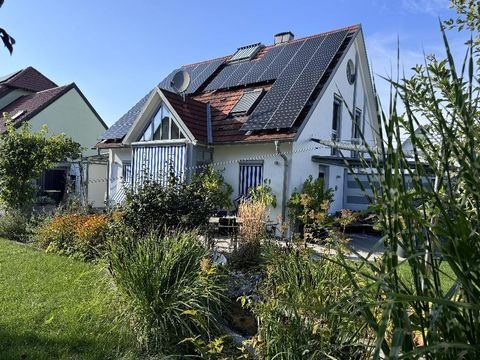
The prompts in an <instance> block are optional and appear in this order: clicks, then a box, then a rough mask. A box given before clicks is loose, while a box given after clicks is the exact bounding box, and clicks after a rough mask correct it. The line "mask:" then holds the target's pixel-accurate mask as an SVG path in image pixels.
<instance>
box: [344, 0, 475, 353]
mask: <svg viewBox="0 0 480 360" xmlns="http://www.w3.org/2000/svg"><path fill="white" fill-rule="evenodd" d="M460 3H465V2H460ZM470 10H473V9H469V10H468V11H470ZM468 16H475V18H474V19H470V20H468V21H474V22H476V23H478V21H479V19H480V15H479V14H478V12H472V13H470V14H469V15H468ZM472 29H473V28H472ZM476 29H477V30H478V28H476ZM442 35H443V39H444V45H445V53H446V58H445V59H438V58H436V57H432V56H430V57H427V58H426V59H425V65H419V66H417V67H416V68H415V69H414V71H415V73H414V75H413V76H412V77H411V78H410V79H405V80H402V81H391V84H392V87H393V91H395V93H392V96H391V98H392V103H391V105H390V109H389V114H385V113H384V112H382V113H381V117H380V119H379V120H380V124H379V129H385V132H381V133H380V134H379V135H380V136H381V141H380V149H369V155H370V157H371V159H372V164H373V166H374V167H375V169H376V172H377V175H375V177H374V176H373V175H372V176H371V178H370V184H371V187H372V190H373V192H374V198H375V204H376V211H377V216H378V220H379V221H378V224H379V226H380V228H381V230H382V232H383V234H384V245H385V254H384V256H383V257H382V259H381V260H380V261H379V262H376V263H375V262H369V261H365V262H364V266H365V267H367V268H369V269H370V270H371V273H372V274H375V282H376V283H377V284H378V288H377V291H378V292H377V298H378V299H379V301H378V303H376V304H374V305H373V306H372V307H371V308H367V307H366V308H364V309H363V311H362V314H363V316H364V320H365V321H366V322H367V323H369V324H370V326H371V328H372V329H373V330H374V331H375V332H376V336H377V341H376V344H377V345H376V351H375V354H374V356H375V357H377V358H378V357H379V356H380V351H383V353H384V354H385V356H386V357H388V358H399V357H402V358H420V357H422V358H425V359H457V358H464V359H467V358H468V359H475V358H479V357H480V346H479V341H478V339H480V267H479V266H478V259H479V258H480V247H479V244H480V235H479V231H478V230H479V229H480V218H479V214H480V182H479V181H478V179H479V178H480V166H479V165H480V158H479V156H478V154H479V145H478V144H479V141H480V136H479V125H478V124H479V114H480V109H479V102H478V99H479V95H480V89H479V87H478V75H479V73H478V67H475V65H474V64H475V62H478V59H479V53H478V51H477V50H478V48H476V45H475V43H474V44H473V45H472V44H471V45H469V47H468V49H467V50H468V52H467V56H466V58H465V62H464V63H463V64H461V67H460V68H458V67H457V65H458V64H455V62H454V60H453V57H452V54H451V49H450V45H449V43H448V41H447V38H446V34H445V32H444V30H443V29H442ZM474 36H475V38H477V37H478V32H476V33H475V34H474ZM397 101H402V102H403V104H404V106H405V110H406V113H405V115H403V116H400V115H399V114H398V113H397ZM420 120H422V123H423V121H425V120H426V121H427V124H426V125H425V124H421V123H420ZM421 125H423V126H421ZM416 129H419V130H420V132H421V134H420V135H419V134H418V132H417V130H416ZM426 129H427V130H428V131H426ZM405 134H406V135H407V136H409V137H410V140H411V143H412V147H413V152H412V154H405V153H404V152H403V151H402V149H401V143H402V141H401V137H403V136H405ZM377 150H379V151H377ZM412 165H413V166H412ZM407 175H408V178H409V179H408V181H407ZM377 180H379V182H380V186H379V187H377V188H375V186H374V183H375V181H377ZM425 182H427V183H428V186H425ZM414 205H415V206H414ZM400 247H401V248H402V249H404V251H405V256H406V258H407V260H405V262H403V263H402V261H401V259H399V257H398V256H397V250H398V248H400ZM402 264H403V265H404V266H407V267H408V272H409V273H410V274H409V275H410V276H409V278H410V279H412V281H413V286H412V284H411V282H405V281H404V279H405V270H403V271H402V272H403V274H402V272H401V271H400V269H401V266H402ZM445 268H448V269H449V270H451V272H453V274H454V275H453V279H451V281H449V282H448V283H449V284H452V282H453V284H452V285H451V286H450V287H448V288H446V284H447V282H445V281H443V282H442V278H444V277H445V270H444V269H445ZM352 285H353V286H354V287H357V288H359V284H358V283H357V282H355V281H354V282H352ZM375 307H378V309H379V310H380V316H375V310H374V309H375Z"/></svg>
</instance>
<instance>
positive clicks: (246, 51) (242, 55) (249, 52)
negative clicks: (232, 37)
mask: <svg viewBox="0 0 480 360" xmlns="http://www.w3.org/2000/svg"><path fill="white" fill-rule="evenodd" d="M262 47H263V45H262V44H261V43H257V44H252V45H247V46H242V47H241V48H238V49H237V51H236V52H235V54H233V55H232V57H231V58H230V59H229V60H228V61H229V62H234V61H240V60H250V59H251V58H253V57H254V56H255V55H256V54H257V52H258V51H259V50H260V49H261V48H262Z"/></svg>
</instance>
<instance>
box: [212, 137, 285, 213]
mask: <svg viewBox="0 0 480 360" xmlns="http://www.w3.org/2000/svg"><path fill="white" fill-rule="evenodd" d="M280 151H282V152H286V153H290V152H291V143H280ZM288 157H289V159H290V155H288ZM245 160H247V161H248V160H255V161H257V160H263V178H264V179H270V180H271V184H270V186H271V187H272V189H273V190H274V194H275V196H276V198H277V207H276V208H273V209H271V212H270V218H271V219H272V220H277V218H278V217H280V216H281V213H282V209H281V206H282V187H283V169H284V164H283V159H282V158H281V156H280V155H277V154H276V152H275V145H274V144H273V143H265V144H239V145H219V146H215V147H214V150H213V163H214V164H215V168H216V169H217V170H220V171H221V172H222V175H223V177H224V178H225V181H226V182H227V183H229V184H230V185H231V186H232V187H233V198H236V197H238V195H239V186H240V185H239V181H240V164H239V162H240V161H245ZM287 200H288V199H287Z"/></svg>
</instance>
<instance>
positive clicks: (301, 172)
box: [289, 37, 375, 212]
mask: <svg viewBox="0 0 480 360" xmlns="http://www.w3.org/2000/svg"><path fill="white" fill-rule="evenodd" d="M362 47H363V44H362V42H361V38H359V37H357V39H356V40H355V42H354V44H353V46H351V47H350V48H349V50H348V51H347V53H346V56H345V57H344V58H343V61H342V62H341V63H340V64H339V66H338V70H337V71H336V73H335V74H334V76H333V78H332V79H331V81H330V83H329V84H328V86H327V87H326V88H325V90H324V92H323V95H322V96H321V98H320V100H319V101H318V103H317V105H316V106H315V107H314V108H313V111H311V115H310V118H309V119H308V121H307V122H306V125H305V127H304V128H303V130H302V131H301V133H300V135H299V136H298V139H297V141H296V142H295V143H294V145H293V155H292V157H293V158H292V169H291V181H290V184H289V192H290V193H291V192H293V191H294V190H295V189H300V188H301V187H302V184H303V182H304V181H305V179H306V178H307V177H308V176H309V175H312V176H313V177H314V178H317V177H318V172H319V164H318V163H314V162H313V161H312V156H314V155H319V156H329V155H330V154H331V149H330V148H327V147H325V146H322V145H319V144H317V143H315V142H312V141H311V138H317V139H322V140H330V139H331V136H332V117H333V103H334V97H335V94H336V95H338V96H341V97H343V99H344V100H345V102H346V104H347V105H348V108H350V111H352V112H353V106H354V105H353V103H354V100H353V99H354V85H351V84H349V83H348V80H347V76H346V67H347V62H348V60H349V59H351V60H352V61H354V62H355V55H356V53H357V52H360V54H361V51H362ZM358 59H359V61H360V63H359V66H358V76H357V90H356V91H357V92H356V102H355V107H356V108H359V109H361V110H362V114H365V132H364V136H365V138H366V140H367V141H368V142H369V143H370V144H371V145H373V138H374V136H373V132H372V126H371V123H372V121H374V120H375V118H374V112H373V111H372V110H373V109H372V106H371V104H370V103H369V102H368V101H365V98H366V96H365V95H367V98H368V96H370V98H371V97H372V95H373V94H366V92H367V91H368V90H367V91H366V89H368V88H369V87H368V86H369V84H368V83H367V82H368V81H369V80H368V77H369V74H368V72H367V71H368V67H367V64H366V62H365V61H366V59H365V58H364V57H363V56H359V57H358ZM365 70H367V71H365ZM347 105H345V104H343V105H342V114H341V126H340V129H341V130H340V139H339V140H340V141H342V142H346V143H350V141H351V139H352V118H351V116H350V114H349V111H348V108H347ZM317 145H318V149H313V148H314V147H315V146H317ZM304 149H309V150H308V151H303V150H304ZM343 154H344V156H346V157H349V156H350V151H343ZM328 173H329V178H328V184H329V187H330V188H333V189H334V201H333V203H332V206H331V208H330V211H331V212H336V211H339V210H340V209H342V208H343V188H344V186H343V184H344V167H342V166H332V165H330V166H329V171H328Z"/></svg>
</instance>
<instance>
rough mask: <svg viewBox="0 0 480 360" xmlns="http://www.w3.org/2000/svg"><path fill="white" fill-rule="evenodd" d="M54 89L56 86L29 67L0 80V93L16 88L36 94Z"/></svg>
mask: <svg viewBox="0 0 480 360" xmlns="http://www.w3.org/2000/svg"><path fill="white" fill-rule="evenodd" d="M54 87H57V84H55V83H54V82H53V81H52V80H50V79H49V78H47V77H46V76H45V75H43V74H42V73H41V72H39V71H38V70H37V69H35V68H33V67H31V66H29V67H27V68H26V69H23V70H20V71H18V72H16V73H13V74H10V75H7V76H5V77H4V78H3V79H0V91H2V90H3V91H5V90H7V89H13V88H16V89H23V90H28V91H35V92H37V91H43V90H47V89H51V88H54Z"/></svg>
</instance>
